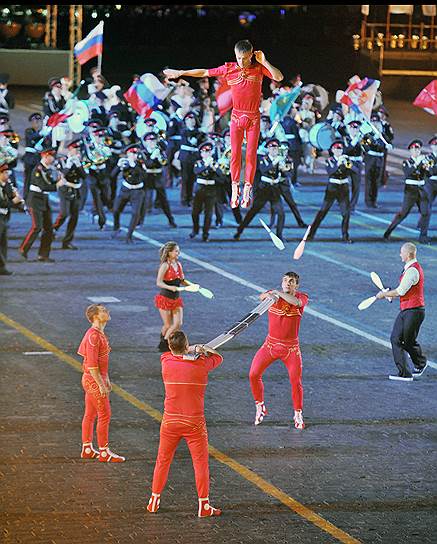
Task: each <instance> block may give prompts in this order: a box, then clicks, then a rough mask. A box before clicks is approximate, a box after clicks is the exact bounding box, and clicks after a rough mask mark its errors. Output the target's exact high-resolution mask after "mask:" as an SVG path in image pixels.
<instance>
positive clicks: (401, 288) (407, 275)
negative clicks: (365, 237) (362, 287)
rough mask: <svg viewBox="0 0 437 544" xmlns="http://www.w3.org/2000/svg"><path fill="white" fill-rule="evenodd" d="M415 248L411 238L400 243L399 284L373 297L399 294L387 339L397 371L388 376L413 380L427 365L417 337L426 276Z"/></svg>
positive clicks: (405, 380)
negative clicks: (398, 307) (409, 360)
mask: <svg viewBox="0 0 437 544" xmlns="http://www.w3.org/2000/svg"><path fill="white" fill-rule="evenodd" d="M416 254H417V248H416V246H415V245H414V244H412V243H411V242H407V243H405V244H403V245H402V247H401V251H400V257H401V260H402V262H403V263H405V266H404V270H403V272H402V274H401V277H400V282H399V285H398V286H397V287H396V289H391V290H390V291H380V292H379V293H378V294H377V295H376V298H379V299H381V298H388V299H391V298H393V297H399V301H400V304H401V311H400V312H399V314H398V316H397V318H396V321H395V322H394V325H393V330H392V333H391V337H390V341H391V347H392V351H393V359H394V361H395V364H396V366H397V368H398V374H397V375H396V374H394V375H390V376H389V379H390V380H398V381H402V382H412V381H413V377H414V378H419V377H420V376H421V375H422V374H423V373H424V371H425V368H426V367H427V366H428V363H427V361H426V357H425V355H424V354H423V353H422V348H421V347H420V344H419V343H418V341H417V336H418V334H419V330H420V326H421V325H422V322H423V320H424V319H425V295H424V283H425V276H424V274H423V269H422V267H421V266H420V264H419V263H418V262H417V259H416ZM407 353H408V355H409V356H410V357H411V360H412V362H413V370H412V371H411V369H410V368H409V365H408V360H407Z"/></svg>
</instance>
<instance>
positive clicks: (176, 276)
mask: <svg viewBox="0 0 437 544" xmlns="http://www.w3.org/2000/svg"><path fill="white" fill-rule="evenodd" d="M163 281H164V283H166V284H167V285H176V286H177V287H179V286H180V284H181V283H182V282H183V281H184V271H183V270H182V265H181V263H180V262H177V270H175V268H174V266H173V265H171V264H169V266H168V269H167V271H166V273H165V274H164V278H163ZM155 306H156V308H159V309H160V310H170V311H171V310H176V308H182V307H183V306H184V301H183V300H182V297H181V296H180V294H179V293H178V292H177V291H176V292H174V291H170V290H169V289H161V292H160V293H159V294H158V295H155Z"/></svg>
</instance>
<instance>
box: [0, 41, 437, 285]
mask: <svg viewBox="0 0 437 544" xmlns="http://www.w3.org/2000/svg"><path fill="white" fill-rule="evenodd" d="M237 46H238V47H237ZM237 46H236V48H235V55H236V61H237V62H228V63H226V64H224V65H223V66H220V67H218V68H214V69H193V70H174V69H167V70H164V72H163V73H161V74H160V77H161V80H162V81H163V83H164V84H165V85H167V86H170V87H171V89H172V90H171V92H170V94H169V96H168V98H167V99H166V100H165V101H164V102H163V104H162V106H161V110H159V115H156V116H151V117H148V118H146V119H144V118H143V117H141V116H137V115H136V112H135V111H134V110H133V109H132V108H131V106H130V105H129V104H128V103H127V102H126V101H125V100H124V99H123V94H122V91H121V90H120V87H119V86H112V87H110V86H109V84H108V83H107V81H106V80H105V78H104V76H103V75H102V74H101V73H99V72H98V71H97V69H93V70H92V71H91V74H92V80H90V83H89V85H88V87H87V92H88V95H87V97H86V98H87V106H86V107H85V106H84V105H83V104H84V102H83V101H79V102H78V104H79V105H81V109H82V110H83V109H84V108H85V110H86V112H85V113H83V111H82V114H83V117H79V118H80V119H82V121H83V123H81V124H79V126H77V123H76V125H74V126H73V128H74V129H75V130H79V129H80V132H77V133H75V132H73V129H72V128H71V127H70V126H69V125H68V119H66V120H65V121H64V122H63V123H61V124H59V125H58V126H55V127H54V128H52V129H51V130H50V128H49V127H48V126H47V121H48V119H50V117H52V118H53V115H55V114H60V113H62V112H63V111H64V108H65V106H66V104H67V103H68V101H69V100H75V98H74V97H72V92H71V89H70V87H71V81H70V80H69V79H68V78H57V77H54V78H51V79H50V81H49V89H48V90H47V92H46V93H45V95H44V97H43V107H42V110H43V111H42V113H39V112H35V113H32V114H31V115H30V116H29V123H30V126H29V127H28V128H27V129H26V130H25V134H24V142H23V143H24V154H23V155H22V157H21V160H22V162H23V165H24V176H23V187H22V190H20V194H22V196H23V199H24V200H25V201H26V204H27V210H28V213H29V215H30V219H31V225H30V226H29V232H28V233H27V235H26V236H25V238H24V239H23V241H22V243H21V245H20V249H19V251H20V254H21V255H22V257H23V258H25V259H27V257H28V253H29V251H30V249H31V247H32V245H33V244H34V242H35V241H36V239H37V238H38V237H39V236H40V234H41V243H40V248H39V250H38V260H40V261H43V262H47V261H48V262H50V261H51V260H52V259H51V258H50V249H51V244H52V241H53V239H54V237H55V235H56V232H57V231H58V230H59V229H61V227H62V226H63V224H64V223H66V226H65V232H64V233H63V234H62V238H61V247H62V249H67V250H68V249H69V250H74V249H77V246H76V245H74V243H73V241H74V234H75V229H76V226H77V223H78V219H79V214H80V212H81V211H82V210H84V207H85V204H86V201H87V198H89V196H90V197H91V200H92V211H91V218H92V220H93V222H95V223H96V225H98V227H99V228H100V229H103V228H104V227H105V224H106V221H107V217H108V213H110V214H112V216H113V217H112V218H113V237H114V238H117V237H119V236H120V232H121V228H120V224H121V223H120V217H121V214H122V213H123V212H124V210H125V209H126V206H127V205H128V204H129V205H130V208H129V209H130V214H131V218H130V222H129V226H128V229H127V235H126V237H125V240H126V242H127V243H133V241H134V238H133V232H134V230H135V228H137V227H138V226H141V225H143V224H144V222H145V221H146V218H147V215H148V214H150V213H151V212H152V210H153V209H155V208H156V209H158V210H161V211H162V213H164V214H165V216H166V218H167V220H168V225H169V227H170V228H176V227H177V225H176V222H175V218H174V215H173V213H172V210H171V206H170V203H169V200H168V197H167V192H166V190H167V188H169V187H180V202H181V205H182V206H186V207H191V216H192V223H193V228H192V232H191V234H190V237H191V238H195V237H196V236H198V235H199V234H200V232H201V236H202V240H203V241H205V242H207V241H208V240H209V237H210V229H211V227H212V226H215V227H220V226H222V225H223V221H224V210H225V208H226V206H227V204H230V210H231V211H232V213H233V217H234V220H235V223H236V224H237V231H236V233H235V235H234V239H235V240H239V239H240V237H241V236H242V234H243V232H244V229H245V228H246V227H247V226H248V225H249V224H250V223H251V221H252V220H253V218H254V217H255V215H256V214H257V213H258V212H260V211H261V210H262V209H263V208H264V206H265V205H266V204H268V205H270V210H271V224H270V226H271V227H273V226H274V225H276V235H277V236H278V237H279V238H281V239H282V238H283V228H284V224H285V211H284V203H285V204H286V205H287V206H288V207H289V208H290V210H291V212H292V214H293V216H294V218H295V221H296V224H297V225H298V227H302V228H304V227H306V226H307V225H306V223H305V221H304V220H303V218H302V215H301V213H300V211H299V209H298V206H297V204H296V202H295V200H294V198H293V189H294V188H295V187H296V186H299V184H300V183H302V180H299V174H300V172H301V171H303V170H306V172H307V173H312V172H313V171H314V160H315V157H316V156H317V155H320V151H319V150H317V149H316V148H314V147H313V146H312V145H311V143H310V141H309V132H310V130H311V128H312V127H314V125H315V124H316V123H317V122H318V121H320V119H321V112H320V108H319V102H318V100H319V98H318V97H317V96H316V95H315V94H312V93H310V92H302V93H301V95H300V97H299V98H298V99H297V102H296V103H295V104H294V106H293V107H292V108H291V109H290V110H289V113H288V114H287V115H285V116H284V117H283V118H282V119H281V121H280V122H279V123H277V122H276V123H273V126H272V123H271V120H270V117H269V115H268V111H269V107H270V105H271V103H272V100H273V99H274V98H275V97H276V96H277V95H278V94H280V93H281V92H285V91H289V90H290V89H291V88H293V86H298V85H300V84H301V82H300V80H299V77H296V78H294V79H293V80H292V81H291V82H289V83H287V84H285V83H281V82H280V80H281V79H282V77H283V76H282V74H281V72H280V71H279V70H278V69H277V68H275V67H273V66H272V65H271V64H270V63H269V62H268V61H267V60H266V58H265V55H264V53H262V52H261V51H255V52H253V50H252V46H251V44H250V43H249V42H247V41H246V40H243V41H242V42H238V44H237ZM184 77H195V78H198V79H197V81H198V89H197V90H196V91H194V90H193V89H192V87H191V86H190V85H188V83H187V82H186V81H185V80H184V79H183V78H184ZM212 77H221V78H225V79H226V81H227V82H228V84H229V86H230V87H231V89H232V93H233V101H234V103H233V105H234V107H233V110H232V112H231V114H230V118H229V115H228V116H226V115H225V116H220V115H218V113H217V111H218V110H217V102H216V100H215V95H214V89H215V88H216V87H217V85H216V84H212V83H210V79H209V78H212ZM263 77H269V78H271V79H272V81H271V84H270V89H271V96H270V97H267V98H264V99H263V96H262V80H263ZM0 87H1V89H0V90H2V93H3V94H2V103H1V104H2V106H4V107H3V109H2V111H0V166H1V168H2V169H3V170H4V173H3V174H2V178H3V180H4V181H3V182H2V186H3V185H5V184H6V185H7V184H8V183H9V182H10V183H11V184H12V185H13V186H14V187H15V189H14V191H15V192H14V194H15V193H17V194H18V189H17V175H16V173H15V168H16V166H17V161H18V160H19V158H18V151H17V149H18V142H19V140H20V137H19V135H18V134H17V133H16V132H15V131H14V130H13V128H12V126H11V112H10V111H8V110H7V107H8V106H9V107H10V108H12V107H13V104H14V100H13V96H12V95H11V93H10V92H8V89H7V75H5V74H0ZM78 107H79V106H78ZM318 108H319V109H318ZM327 110H328V111H327V113H326V116H325V120H324V122H325V123H327V124H329V125H331V127H332V128H333V129H334V130H335V135H336V139H335V141H333V143H332V145H331V147H330V149H329V158H328V159H327V160H326V171H327V177H328V179H327V185H326V192H325V197H324V200H323V203H322V206H321V208H320V211H319V212H318V213H317V214H316V216H315V218H314V219H313V221H312V222H311V224H312V227H311V231H310V233H309V236H308V240H313V239H314V237H315V235H316V232H317V229H318V227H319V225H320V223H321V222H322V221H323V219H324V217H325V216H326V214H327V213H328V211H329V209H330V208H331V206H332V204H333V203H334V202H335V201H337V202H338V203H339V206H340V211H341V215H342V223H341V237H342V240H343V241H345V242H346V243H350V242H351V241H352V240H351V237H350V234H349V221H350V214H351V213H354V210H355V208H356V207H357V205H359V199H360V190H361V186H362V185H364V187H363V188H364V204H365V206H366V207H368V208H377V207H378V190H379V188H380V187H381V186H384V185H386V184H387V172H386V161H387V151H388V146H390V145H391V142H392V141H393V139H394V133H393V129H392V127H391V125H390V123H389V116H388V112H387V111H386V109H385V108H384V106H383V105H382V103H381V101H379V103H378V106H377V110H375V111H374V112H373V114H372V117H371V123H372V124H373V126H374V127H375V129H376V132H371V133H368V132H367V133H366V134H363V133H362V132H361V125H362V122H363V120H364V119H363V118H362V116H361V115H360V114H357V113H356V112H355V111H353V110H348V108H347V107H346V106H344V104H341V103H340V102H337V101H335V102H333V103H332V104H331V105H330V106H329V108H327ZM72 111H74V108H73V110H72ZM377 134H380V135H381V136H382V138H381V137H378V136H377ZM244 137H245V138H246V154H245V170H244V173H243V172H242V147H243V138H244ZM428 144H429V146H430V149H429V150H426V151H424V145H423V143H422V142H421V141H420V140H413V141H412V142H411V143H410V144H409V146H408V149H409V150H410V154H411V157H410V158H409V159H408V160H405V161H404V163H403V170H404V175H405V192H404V200H403V203H402V206H401V209H400V211H399V212H398V213H397V214H396V216H395V217H394V218H393V221H392V223H391V225H390V226H389V227H388V229H387V231H386V232H385V234H384V239H385V240H388V239H389V237H390V235H391V233H392V231H393V230H394V229H395V228H396V226H397V225H398V224H399V223H400V222H401V221H403V219H404V218H405V217H406V216H407V215H408V213H409V212H410V211H411V210H412V209H413V207H414V206H415V205H417V206H418V208H419V211H420V215H421V218H420V222H419V228H420V235H419V241H420V242H421V243H429V242H430V237H429V235H428V230H429V224H430V218H431V213H432V204H433V201H434V199H435V196H436V194H437V138H436V137H432V138H431V139H430V140H429V142H428ZM363 174H364V184H362V177H363ZM240 178H242V179H243V180H244V183H243V185H242V187H243V191H242V193H243V194H242V199H241V207H242V208H249V209H248V211H247V212H246V213H245V214H242V212H241V209H240V207H239V204H240ZM252 188H253V190H252ZM54 192H57V193H58V198H59V213H58V215H57V217H55V218H52V212H51V206H50V201H49V193H54ZM7 193H8V194H11V191H10V190H7V191H4V190H2V191H1V203H0V210H3V211H1V213H0V220H1V221H2V237H1V242H0V255H1V261H0V264H1V268H0V273H1V274H4V275H6V274H8V273H9V271H8V270H7V268H6V255H7V234H6V233H7V223H8V220H9V216H10V208H11V207H13V206H14V203H13V199H14V198H15V199H16V197H13V198H12V200H11V198H8V197H7V196H6V195H7ZM20 206H21V207H23V206H22V205H21V204H20ZM202 213H203V215H204V217H203V222H202V217H201V215H202Z"/></svg>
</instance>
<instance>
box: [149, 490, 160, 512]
mask: <svg viewBox="0 0 437 544" xmlns="http://www.w3.org/2000/svg"><path fill="white" fill-rule="evenodd" d="M160 502H161V495H160V494H159V493H152V496H151V497H150V499H149V504H148V505H147V510H148V512H150V513H151V514H156V512H157V511H158V508H159V503H160Z"/></svg>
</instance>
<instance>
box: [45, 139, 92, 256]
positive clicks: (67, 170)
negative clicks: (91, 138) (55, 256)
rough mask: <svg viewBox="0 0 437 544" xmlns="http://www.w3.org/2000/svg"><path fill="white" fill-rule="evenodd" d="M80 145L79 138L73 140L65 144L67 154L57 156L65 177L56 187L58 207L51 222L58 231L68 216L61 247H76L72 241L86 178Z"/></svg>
mask: <svg viewBox="0 0 437 544" xmlns="http://www.w3.org/2000/svg"><path fill="white" fill-rule="evenodd" d="M81 145H82V140H81V138H77V139H75V140H73V141H72V142H70V143H69V144H68V146H67V156H66V157H64V158H59V161H60V170H61V172H62V174H63V177H64V178H65V179H64V182H65V183H64V185H62V187H59V189H58V194H59V201H60V209H59V214H58V216H57V218H56V220H55V222H54V224H53V230H54V231H55V232H56V231H58V230H59V229H60V228H61V226H62V225H63V224H64V222H65V221H66V219H67V218H68V224H67V230H66V233H65V236H64V238H63V239H62V249H77V247H76V246H75V245H73V244H72V242H73V238H74V231H75V229H76V226H77V221H78V219H79V211H80V197H81V193H80V189H81V187H82V183H84V182H85V179H86V172H85V170H84V168H83V165H82V160H81V156H80V149H81Z"/></svg>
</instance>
